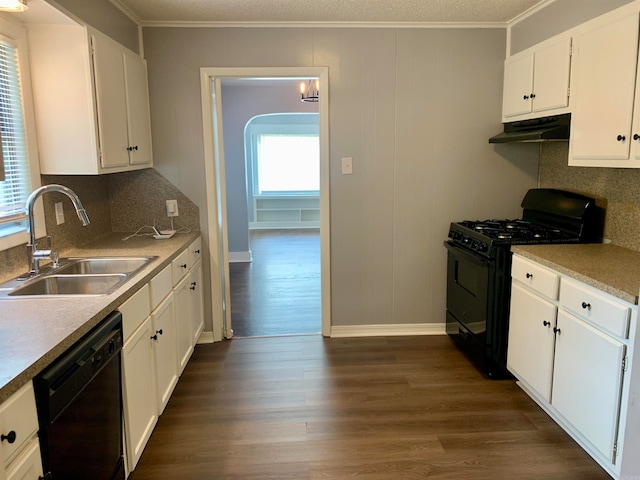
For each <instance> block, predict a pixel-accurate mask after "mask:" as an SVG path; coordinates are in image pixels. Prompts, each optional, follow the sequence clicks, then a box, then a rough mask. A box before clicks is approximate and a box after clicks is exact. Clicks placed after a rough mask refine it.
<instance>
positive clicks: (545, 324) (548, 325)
mask: <svg viewBox="0 0 640 480" xmlns="http://www.w3.org/2000/svg"><path fill="white" fill-rule="evenodd" d="M542 325H544V326H545V327H550V326H551V322H547V321H546V320H545V321H543V322H542Z"/></svg>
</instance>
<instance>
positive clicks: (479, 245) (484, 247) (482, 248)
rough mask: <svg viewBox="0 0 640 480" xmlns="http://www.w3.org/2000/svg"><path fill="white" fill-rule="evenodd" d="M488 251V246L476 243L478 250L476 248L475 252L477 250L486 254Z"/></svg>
mask: <svg viewBox="0 0 640 480" xmlns="http://www.w3.org/2000/svg"><path fill="white" fill-rule="evenodd" d="M488 249H489V246H488V245H487V244H486V243H484V242H478V248H476V250H478V251H479V252H486V251H487V250H488Z"/></svg>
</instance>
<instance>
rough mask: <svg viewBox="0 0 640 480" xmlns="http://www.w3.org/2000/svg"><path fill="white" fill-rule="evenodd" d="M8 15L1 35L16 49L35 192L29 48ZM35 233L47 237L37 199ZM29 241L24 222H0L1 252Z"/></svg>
mask: <svg viewBox="0 0 640 480" xmlns="http://www.w3.org/2000/svg"><path fill="white" fill-rule="evenodd" d="M6 15H7V14H0V35H2V36H3V37H6V38H7V39H9V40H10V41H12V42H14V43H15V44H16V46H17V49H18V66H19V69H20V82H21V87H22V108H23V111H24V124H25V138H26V146H27V158H28V159H29V170H30V180H31V187H30V188H31V190H32V191H33V190H35V189H36V188H38V187H39V186H40V185H41V181H40V162H39V159H38V143H37V137H36V120H35V107H34V103H33V94H32V88H31V73H30V69H29V56H28V54H29V48H28V43H27V31H26V28H25V27H24V26H21V25H17V24H16V23H15V20H14V19H13V18H11V19H9V18H7V16H6ZM34 213H35V232H36V237H38V238H39V237H43V236H45V235H46V228H45V222H44V208H43V206H42V201H41V200H39V201H38V202H37V203H36V207H35V212H34ZM28 241H29V235H28V233H27V220H26V219H24V220H20V221H17V222H10V223H0V250H7V249H9V248H12V247H17V246H19V245H21V244H26V243H27V242H28Z"/></svg>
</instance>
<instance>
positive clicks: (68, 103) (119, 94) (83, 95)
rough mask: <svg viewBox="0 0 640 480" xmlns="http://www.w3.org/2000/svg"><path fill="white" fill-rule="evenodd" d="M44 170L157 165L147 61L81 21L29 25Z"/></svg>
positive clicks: (101, 170) (108, 170) (89, 170)
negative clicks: (76, 22)
mask: <svg viewBox="0 0 640 480" xmlns="http://www.w3.org/2000/svg"><path fill="white" fill-rule="evenodd" d="M28 32H29V44H30V59H31V75H32V83H33V90H34V99H35V110H36V125H37V130H38V142H39V147H40V148H39V154H40V170H41V172H42V173H43V174H76V175H95V174H100V173H113V172H121V171H127V170H136V169H140V168H146V167H150V166H152V153H151V126H150V119H149V118H150V113H149V96H148V88H147V73H146V64H145V62H144V59H142V58H141V57H140V56H139V55H137V54H135V53H133V52H131V51H129V50H127V49H126V48H124V47H123V46H122V45H120V44H119V43H117V42H115V41H114V40H112V39H111V38H109V37H107V36H106V35H104V34H102V33H100V32H98V31H96V30H93V29H91V28H88V27H86V26H80V25H43V24H33V25H29V27H28Z"/></svg>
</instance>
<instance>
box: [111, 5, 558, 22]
mask: <svg viewBox="0 0 640 480" xmlns="http://www.w3.org/2000/svg"><path fill="white" fill-rule="evenodd" d="M112 1H113V3H115V4H118V3H119V4H121V5H122V6H124V8H125V9H126V10H128V11H129V12H130V13H132V14H133V16H134V17H136V19H137V20H139V21H140V22H141V23H143V24H153V23H166V22H170V23H172V22H173V23H175V22H178V23H184V22H192V23H222V24H224V23H227V24H235V23H253V24H258V23H266V24H286V23H290V24H303V23H338V24H341V23H346V24H357V23H364V24H374V23H392V24H402V23H407V24H431V23H445V24H449V23H479V24H504V23H506V22H508V21H510V20H512V19H514V18H515V17H517V16H519V15H520V14H522V13H523V12H526V11H527V10H529V9H530V8H532V7H534V6H536V5H538V4H541V3H548V2H550V1H553V0H112Z"/></svg>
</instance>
